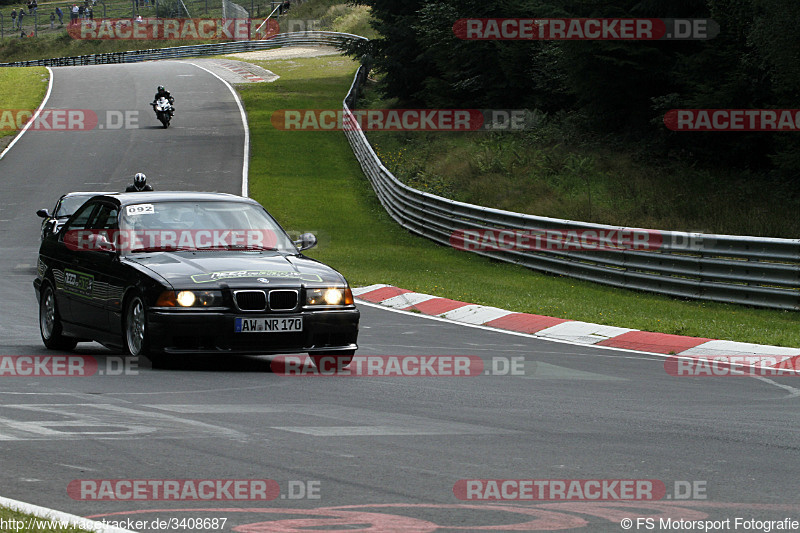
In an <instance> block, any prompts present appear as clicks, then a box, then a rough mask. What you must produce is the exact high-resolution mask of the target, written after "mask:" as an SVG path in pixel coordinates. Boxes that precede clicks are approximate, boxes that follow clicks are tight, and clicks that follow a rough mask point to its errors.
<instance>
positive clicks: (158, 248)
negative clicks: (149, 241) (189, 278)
mask: <svg viewBox="0 0 800 533" xmlns="http://www.w3.org/2000/svg"><path fill="white" fill-rule="evenodd" d="M195 250H197V249H196V248H189V247H188V246H147V247H144V248H135V249H133V250H131V253H132V254H139V253H148V252H194V251H195Z"/></svg>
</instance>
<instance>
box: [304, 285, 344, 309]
mask: <svg viewBox="0 0 800 533" xmlns="http://www.w3.org/2000/svg"><path fill="white" fill-rule="evenodd" d="M306 305H353V293H352V291H350V287H326V288H321V289H306Z"/></svg>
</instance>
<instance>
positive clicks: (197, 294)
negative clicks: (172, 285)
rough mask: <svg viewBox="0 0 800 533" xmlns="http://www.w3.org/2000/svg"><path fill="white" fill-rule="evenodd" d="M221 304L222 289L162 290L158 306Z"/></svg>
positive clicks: (207, 305)
mask: <svg viewBox="0 0 800 533" xmlns="http://www.w3.org/2000/svg"><path fill="white" fill-rule="evenodd" d="M220 305H222V291H164V292H162V293H161V295H160V296H159V297H158V301H156V306H158V307H216V306H220Z"/></svg>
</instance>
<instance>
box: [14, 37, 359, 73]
mask: <svg viewBox="0 0 800 533" xmlns="http://www.w3.org/2000/svg"><path fill="white" fill-rule="evenodd" d="M353 39H364V37H361V36H359V35H353V34H350V33H339V32H330V31H298V32H292V33H279V34H278V35H276V36H274V37H272V38H270V39H265V40H262V41H234V42H224V43H213V44H197V45H191V46H176V47H172V48H151V49H147V50H132V51H127V52H110V53H106V54H89V55H82V56H72V57H55V58H51V59H35V60H31V61H15V62H13V63H0V67H63V66H77V65H104V64H109V63H136V62H139V61H153V60H158V59H178V58H186V57H198V56H214V55H222V54H232V53H237V52H253V51H257V50H269V49H271V48H279V47H281V46H303V45H307V46H319V45H329V46H339V45H340V44H342V43H344V42H347V41H350V40H353Z"/></svg>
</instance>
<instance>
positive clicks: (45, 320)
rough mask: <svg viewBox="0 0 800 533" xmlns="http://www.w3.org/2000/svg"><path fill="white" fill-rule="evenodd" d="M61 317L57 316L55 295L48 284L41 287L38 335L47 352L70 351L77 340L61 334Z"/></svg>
mask: <svg viewBox="0 0 800 533" xmlns="http://www.w3.org/2000/svg"><path fill="white" fill-rule="evenodd" d="M61 331H62V328H61V317H60V315H59V314H58V305H57V303H56V293H55V291H54V290H53V286H52V285H51V284H50V283H49V282H45V283H44V284H43V285H42V294H41V298H40V299H39V333H41V335H42V342H44V345H45V346H46V347H47V348H48V349H49V350H72V349H73V348H75V345H76V344H78V339H75V338H73V337H67V336H66V335H62V334H61Z"/></svg>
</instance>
